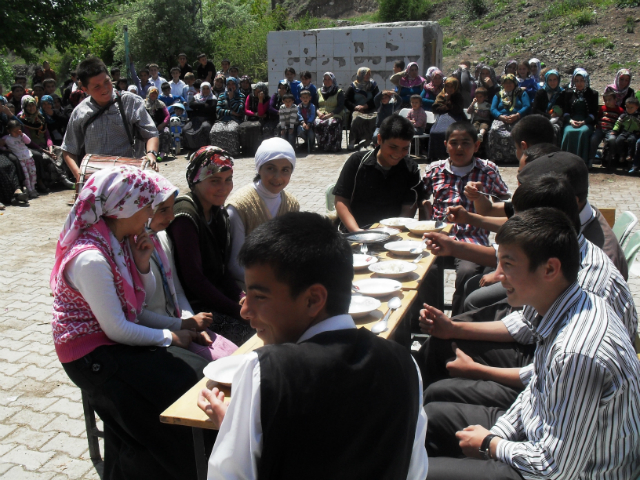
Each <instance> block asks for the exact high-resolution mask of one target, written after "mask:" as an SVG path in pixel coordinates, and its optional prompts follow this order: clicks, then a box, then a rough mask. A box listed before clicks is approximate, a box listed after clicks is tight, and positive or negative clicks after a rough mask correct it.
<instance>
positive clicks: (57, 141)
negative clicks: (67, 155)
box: [40, 95, 69, 146]
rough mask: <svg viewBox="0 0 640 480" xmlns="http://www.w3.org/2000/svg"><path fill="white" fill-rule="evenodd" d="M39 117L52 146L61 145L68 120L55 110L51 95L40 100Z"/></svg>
mask: <svg viewBox="0 0 640 480" xmlns="http://www.w3.org/2000/svg"><path fill="white" fill-rule="evenodd" d="M40 115H42V117H43V118H44V121H45V122H46V124H47V130H49V135H50V136H51V140H52V141H53V144H54V145H58V146H60V145H62V139H63V138H64V132H65V130H66V129H67V124H68V123H69V119H68V118H67V117H66V116H64V115H63V114H62V113H61V112H60V111H57V110H55V108H54V101H53V97H52V96H51V95H44V96H43V97H42V98H41V99H40Z"/></svg>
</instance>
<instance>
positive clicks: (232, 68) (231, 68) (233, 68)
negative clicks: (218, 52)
mask: <svg viewBox="0 0 640 480" xmlns="http://www.w3.org/2000/svg"><path fill="white" fill-rule="evenodd" d="M231 70H237V71H240V68H238V67H236V66H235V65H232V66H230V67H229V71H231Z"/></svg>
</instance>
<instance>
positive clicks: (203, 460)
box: [191, 427, 209, 480]
mask: <svg viewBox="0 0 640 480" xmlns="http://www.w3.org/2000/svg"><path fill="white" fill-rule="evenodd" d="M191 431H192V432H193V447H194V450H195V455H196V471H197V473H198V480H207V466H208V465H209V459H208V458H207V456H206V453H205V449H204V436H203V434H202V429H201V428H196V427H192V428H191Z"/></svg>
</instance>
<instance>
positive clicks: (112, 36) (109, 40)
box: [87, 22, 118, 65]
mask: <svg viewBox="0 0 640 480" xmlns="http://www.w3.org/2000/svg"><path fill="white" fill-rule="evenodd" d="M117 30H118V29H117V27H116V24H115V23H109V22H105V23H103V24H102V25H96V27H95V28H94V29H93V31H92V32H91V34H90V35H89V38H88V39H87V47H88V50H89V53H90V54H91V55H94V56H96V57H99V58H101V59H102V61H103V62H104V63H105V64H107V65H113V63H114V62H113V60H114V58H113V54H114V50H115V48H116V34H117Z"/></svg>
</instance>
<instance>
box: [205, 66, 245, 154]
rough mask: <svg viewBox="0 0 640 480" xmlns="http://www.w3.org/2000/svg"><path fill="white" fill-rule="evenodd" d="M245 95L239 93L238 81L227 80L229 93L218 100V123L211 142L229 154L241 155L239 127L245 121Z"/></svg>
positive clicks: (210, 135) (233, 79) (212, 131)
mask: <svg viewBox="0 0 640 480" xmlns="http://www.w3.org/2000/svg"><path fill="white" fill-rule="evenodd" d="M244 100H245V98H244V95H242V94H241V93H240V92H239V91H238V80H237V79H236V78H235V77H229V78H227V91H226V92H224V93H223V94H222V95H221V96H220V98H218V105H217V107H216V115H217V117H218V121H217V122H216V123H215V124H214V125H213V127H212V128H211V132H210V133H209V142H210V144H211V145H215V146H216V147H220V148H222V149H223V150H226V151H227V152H229V155H231V156H233V155H238V154H239V153H240V145H241V144H240V135H239V131H238V126H239V125H240V124H241V123H242V121H243V120H244Z"/></svg>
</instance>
